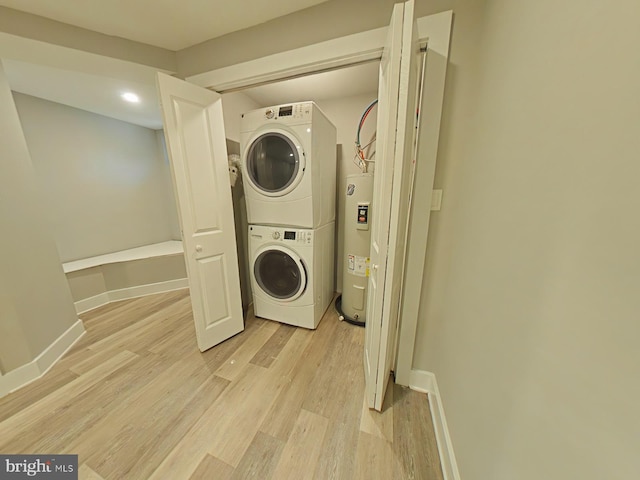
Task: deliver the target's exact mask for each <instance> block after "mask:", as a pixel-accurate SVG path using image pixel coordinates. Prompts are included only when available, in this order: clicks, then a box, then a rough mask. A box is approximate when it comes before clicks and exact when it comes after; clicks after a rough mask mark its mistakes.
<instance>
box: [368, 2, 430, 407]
mask: <svg viewBox="0 0 640 480" xmlns="http://www.w3.org/2000/svg"><path fill="white" fill-rule="evenodd" d="M419 54H420V48H419V45H418V40H417V27H416V26H415V22H414V5H413V0H410V1H408V2H406V3H404V4H396V5H395V6H394V9H393V14H392V17H391V23H390V25H389V30H388V34H387V40H386V43H385V46H384V50H383V54H382V59H381V61H380V81H379V86H378V125H377V145H376V164H375V173H374V183H373V198H374V204H373V205H372V210H373V212H372V213H373V218H372V224H371V253H370V257H371V269H370V275H369V289H368V290H369V291H368V296H367V322H366V327H365V330H366V331H365V351H364V367H365V380H366V395H367V402H368V404H369V408H375V409H376V410H381V409H382V401H383V399H384V394H385V391H386V388H387V384H388V382H389V376H390V373H391V369H392V360H393V352H394V346H395V342H396V330H397V325H398V307H399V301H400V293H401V292H400V289H401V285H402V272H403V265H402V264H403V257H404V249H405V243H406V238H405V237H406V228H405V227H406V221H407V215H408V211H409V193H410V178H411V175H410V173H411V169H412V168H413V165H414V159H413V158H412V155H413V152H414V148H413V144H414V142H415V128H416V91H417V78H418V75H417V71H418V65H417V59H418V57H419Z"/></svg>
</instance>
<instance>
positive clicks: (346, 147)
mask: <svg viewBox="0 0 640 480" xmlns="http://www.w3.org/2000/svg"><path fill="white" fill-rule="evenodd" d="M378 70H379V61H370V62H366V63H361V64H358V65H353V66H347V67H342V68H338V69H334V70H330V71H323V72H320V73H314V74H309V75H304V76H299V77H296V78H291V79H286V80H280V81H276V82H271V83H268V84H261V85H258V86H251V87H247V88H241V89H236V90H234V91H233V92H226V93H223V95H222V99H223V104H224V115H225V128H226V130H227V137H228V138H232V139H234V140H236V139H239V138H240V119H241V116H242V114H244V113H246V112H248V111H252V110H257V109H262V108H264V109H265V110H266V109H268V108H270V107H280V106H285V107H286V106H288V105H292V104H295V103H299V102H314V103H315V104H316V105H317V107H318V108H319V109H320V110H321V111H322V113H324V115H325V116H326V117H327V118H328V119H329V121H330V122H331V123H332V124H333V125H334V126H335V128H336V145H335V148H336V169H335V176H336V177H335V179H336V180H335V181H336V192H335V196H336V198H335V233H334V239H333V241H334V255H333V261H334V278H333V290H334V291H336V292H341V291H342V289H343V285H342V283H343V280H342V279H343V270H344V264H345V261H344V258H345V252H344V241H343V239H344V232H345V214H344V212H345V199H346V195H345V191H346V189H347V177H348V176H349V175H354V174H360V173H363V162H362V161H358V160H357V158H358V157H357V154H356V147H355V141H356V135H357V131H358V125H359V123H360V120H361V118H362V116H363V113H364V112H365V110H366V109H367V107H368V106H369V105H371V103H372V102H373V101H375V100H376V99H377V95H378V78H379V77H378ZM376 113H377V110H376V108H372V109H371V111H370V113H369V115H368V116H367V119H366V121H365V122H364V124H363V126H362V129H361V132H360V143H361V145H362V147H363V151H364V154H365V156H366V160H368V161H371V162H370V163H369V164H368V170H369V171H370V172H373V171H374V169H375V163H374V162H375V132H376V119H377V115H376ZM243 153H244V152H241V153H240V154H241V155H242V154H243ZM243 173H244V172H243ZM242 183H243V188H244V189H245V190H246V189H247V188H250V187H248V186H247V179H244V178H243V179H242ZM243 204H244V202H243ZM244 221H245V222H246V218H245V219H244ZM245 227H246V224H245V225H243V226H242V227H241V232H243V233H242V234H240V233H239V234H238V236H239V237H241V239H240V240H239V241H240V242H243V243H245V245H246V244H247V242H248V239H247V236H246V235H245V232H246V231H247V230H246V228H245ZM240 263H241V270H243V271H244V275H246V276H247V278H248V277H249V274H250V268H252V267H251V266H250V263H251V261H250V259H248V258H246V254H244V255H241V258H240ZM329 308H333V305H331V306H330V307H329Z"/></svg>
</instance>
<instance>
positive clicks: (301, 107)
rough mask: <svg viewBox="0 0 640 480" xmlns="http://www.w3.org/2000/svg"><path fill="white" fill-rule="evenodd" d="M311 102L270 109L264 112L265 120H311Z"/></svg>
mask: <svg viewBox="0 0 640 480" xmlns="http://www.w3.org/2000/svg"><path fill="white" fill-rule="evenodd" d="M311 109H312V103H311V102H300V103H292V104H289V105H277V106H275V107H268V108H266V109H265V110H264V118H266V119H267V120H278V119H282V120H284V119H287V118H293V119H296V120H304V119H310V118H311Z"/></svg>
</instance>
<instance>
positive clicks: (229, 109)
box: [222, 92, 260, 143]
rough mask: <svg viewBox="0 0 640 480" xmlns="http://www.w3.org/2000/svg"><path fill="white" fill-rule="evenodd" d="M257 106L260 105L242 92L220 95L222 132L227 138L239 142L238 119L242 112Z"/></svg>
mask: <svg viewBox="0 0 640 480" xmlns="http://www.w3.org/2000/svg"><path fill="white" fill-rule="evenodd" d="M259 107H260V105H258V104H257V103H256V102H255V101H254V100H252V99H251V98H249V97H248V96H247V95H245V94H244V93H242V92H231V93H224V94H223V95H222V110H223V111H224V133H225V137H226V138H227V140H233V141H234V142H238V143H239V142H240V119H241V118H242V114H243V113H247V112H250V111H251V110H255V109H257V108H259Z"/></svg>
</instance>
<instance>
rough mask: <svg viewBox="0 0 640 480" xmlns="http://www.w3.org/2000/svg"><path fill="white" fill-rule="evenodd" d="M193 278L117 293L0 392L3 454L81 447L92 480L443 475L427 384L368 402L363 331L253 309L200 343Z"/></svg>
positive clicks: (329, 317)
mask: <svg viewBox="0 0 640 480" xmlns="http://www.w3.org/2000/svg"><path fill="white" fill-rule="evenodd" d="M191 315H192V314H191V305H190V302H189V294H188V290H179V291H176V292H170V293H165V294H159V295H152V296H148V297H142V298H137V299H132V300H125V301H121V302H117V303H112V304H110V305H106V306H104V307H101V308H98V309H95V310H93V311H91V312H88V313H86V314H84V315H81V318H82V319H83V321H84V325H85V328H86V330H87V333H86V334H85V335H84V336H83V337H82V339H81V340H80V341H79V342H78V343H77V344H76V345H75V346H74V347H73V348H72V349H71V350H70V351H69V352H68V353H67V354H66V355H65V356H64V357H63V358H62V359H61V360H60V361H59V362H58V363H57V364H56V365H55V366H54V367H53V368H52V369H51V371H49V372H48V373H47V374H46V375H45V376H44V377H43V378H41V379H39V380H37V381H35V382H33V383H31V384H30V385H28V386H26V387H24V388H23V389H21V390H19V391H17V392H14V393H12V394H10V395H8V396H6V397H4V398H2V399H0V452H2V453H3V454H9V453H22V454H29V453H38V454H53V453H57V454H62V453H70V454H78V455H79V464H80V466H81V467H80V478H81V479H93V480H96V479H98V480H99V479H105V480H107V479H117V480H122V479H133V480H138V479H147V478H149V479H165V480H166V479H171V480H178V479H212V480H225V479H260V480H266V479H277V480H281V479H296V480H298V479H307V478H308V479H317V480H325V479H338V480H342V479H347V480H348V479H368V480H375V479H381V480H388V479H389V480H391V479H429V480H431V479H434V480H435V479H442V473H441V470H440V466H439V459H438V452H437V447H436V444H435V437H434V433H433V425H432V422H431V415H430V412H429V403H428V400H427V396H426V395H423V394H419V393H416V392H413V391H411V390H408V389H406V388H402V387H398V386H397V385H393V383H391V382H390V384H389V385H390V386H389V389H388V394H387V398H386V399H385V410H384V412H382V413H378V412H373V411H369V410H368V409H367V408H366V405H365V403H364V379H363V368H362V355H363V341H364V329H362V328H358V327H354V326H352V325H349V324H347V323H343V322H339V321H338V319H337V315H336V314H335V312H334V310H333V308H332V307H331V308H329V310H328V312H327V313H326V314H325V318H324V319H323V320H322V322H321V323H320V325H319V327H318V329H317V330H315V331H310V330H305V329H301V328H295V327H291V326H288V325H281V324H279V323H277V322H272V321H267V320H263V319H259V318H255V317H253V316H251V315H249V316H248V318H247V320H246V328H245V331H244V332H242V333H241V334H239V335H237V336H235V337H233V338H231V339H229V340H227V341H226V342H224V343H222V344H221V345H218V346H216V347H214V348H212V349H211V350H209V351H207V352H204V353H200V352H199V351H198V348H197V345H196V339H195V331H194V327H193V321H192V316H191Z"/></svg>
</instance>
